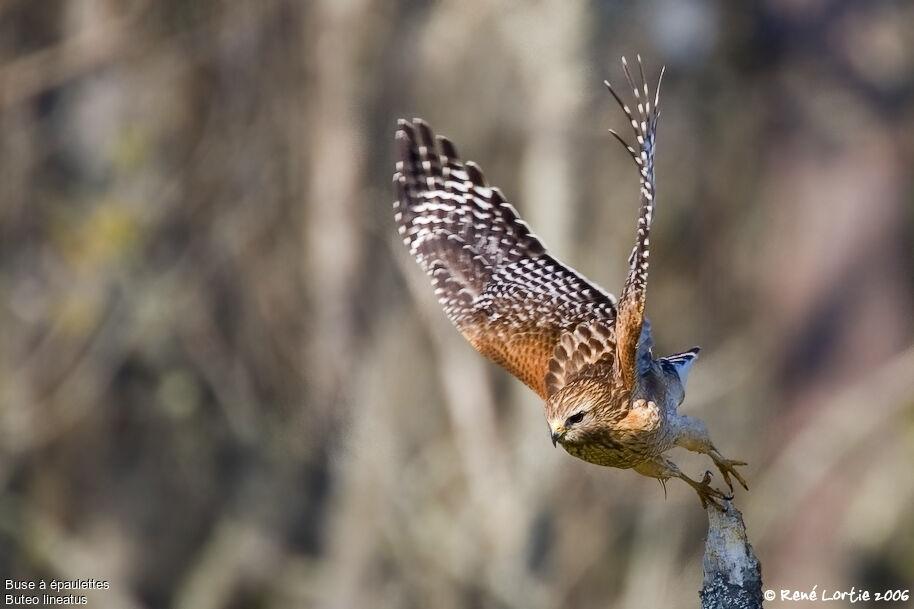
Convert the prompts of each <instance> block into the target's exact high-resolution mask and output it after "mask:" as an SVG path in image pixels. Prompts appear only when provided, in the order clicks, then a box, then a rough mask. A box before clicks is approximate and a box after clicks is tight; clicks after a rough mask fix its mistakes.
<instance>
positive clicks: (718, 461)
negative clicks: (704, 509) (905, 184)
mask: <svg viewBox="0 0 914 609" xmlns="http://www.w3.org/2000/svg"><path fill="white" fill-rule="evenodd" d="M709 454H710V456H711V459H712V460H713V461H714V465H716V466H717V469H719V470H720V473H721V475H722V476H723V477H724V482H726V483H727V486H729V487H730V492H731V493H732V492H733V482H732V481H731V480H730V475H731V474H732V475H733V477H734V478H736V480H737V482H739V483H740V484H741V485H742V486H743V488H744V489H746V490H747V491H748V490H749V485H747V484H746V480H745V479H743V476H742V475H741V474H740V473H739V472H738V471H736V469H735V468H736V467H737V466H741V465H748V464H747V463H746V462H745V461H734V460H731V459H724V457H723V455H721V454H720V453H719V452H717V451H716V450H712V451H711V452H710V453H709Z"/></svg>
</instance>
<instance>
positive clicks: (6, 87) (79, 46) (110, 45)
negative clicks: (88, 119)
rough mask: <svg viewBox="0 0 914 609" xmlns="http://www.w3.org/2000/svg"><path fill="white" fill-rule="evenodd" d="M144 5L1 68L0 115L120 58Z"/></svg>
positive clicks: (129, 40)
mask: <svg viewBox="0 0 914 609" xmlns="http://www.w3.org/2000/svg"><path fill="white" fill-rule="evenodd" d="M146 4H147V2H146V0H141V1H140V2H137V3H135V6H133V7H131V9H130V10H129V11H127V12H126V13H125V14H124V15H121V16H118V17H112V18H110V19H107V20H105V21H102V22H99V23H94V24H92V25H91V26H87V27H86V28H84V29H83V30H82V31H80V32H79V33H78V34H74V35H73V36H71V37H70V38H68V39H66V40H64V41H63V42H60V43H58V44H56V45H54V46H51V47H48V48H46V49H42V50H40V51H36V52H34V53H32V54H30V55H26V56H24V57H20V58H17V59H16V60H14V61H11V62H9V63H7V64H6V65H4V66H0V111H3V110H6V109H7V108H10V107H12V106H14V105H16V104H18V103H20V102H22V101H24V100H27V99H29V98H31V97H34V96H35V95H40V94H41V93H43V92H45V91H48V90H50V89H53V88H55V87H57V86H60V85H61V84H63V83H65V82H67V81H70V80H73V79H75V78H78V77H79V76H82V75H83V74H85V73H86V72H88V71H90V70H92V69H94V68H96V67H98V66H100V65H103V64H105V63H106V62H109V61H112V60H114V59H117V58H119V57H120V56H121V54H122V52H123V51H124V49H125V48H126V46H127V44H128V43H129V42H134V43H135V40H132V39H131V36H130V31H131V27H132V25H133V24H134V23H135V22H136V20H137V17H138V16H139V15H140V14H142V12H143V9H144V8H145V6H146Z"/></svg>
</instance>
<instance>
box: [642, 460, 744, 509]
mask: <svg viewBox="0 0 914 609" xmlns="http://www.w3.org/2000/svg"><path fill="white" fill-rule="evenodd" d="M634 469H635V471H636V472H638V473H639V474H641V475H642V476H648V477H649V478H657V479H658V480H660V482H666V481H667V480H669V479H670V478H679V479H680V480H682V481H683V482H685V483H686V484H688V485H689V486H691V487H692V488H693V489H694V490H695V492H696V493H698V498H699V499H700V500H701V506H702V507H703V508H707V507H708V504H709V503H710V504H711V505H713V506H714V507H716V508H718V509H720V510H724V509H725V507H724V504H723V502H724V501H729V500H730V499H732V497H731V496H729V495H725V494H723V493H722V492H721V491H719V490H717V489H716V488H714V487H713V486H711V472H705V475H704V476H703V477H702V479H701V481H698V480H693V479H692V478H689V477H688V476H686V475H685V474H683V473H682V472H681V471H680V470H679V467H677V466H676V464H675V463H673V462H672V461H670V460H669V459H667V458H666V457H664V456H662V455H661V456H658V457H654V458H653V459H651V460H650V461H645V462H644V463H642V464H640V465H638V466H636V467H635V468H634Z"/></svg>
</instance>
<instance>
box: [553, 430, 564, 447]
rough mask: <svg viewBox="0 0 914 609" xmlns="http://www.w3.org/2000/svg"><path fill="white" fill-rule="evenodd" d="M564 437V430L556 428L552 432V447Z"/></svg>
mask: <svg viewBox="0 0 914 609" xmlns="http://www.w3.org/2000/svg"><path fill="white" fill-rule="evenodd" d="M564 435H565V428H564V427H562V426H559V427H556V428H555V429H553V430H552V445H553V446H555V445H556V444H557V443H558V441H559V440H561V439H562V436H564Z"/></svg>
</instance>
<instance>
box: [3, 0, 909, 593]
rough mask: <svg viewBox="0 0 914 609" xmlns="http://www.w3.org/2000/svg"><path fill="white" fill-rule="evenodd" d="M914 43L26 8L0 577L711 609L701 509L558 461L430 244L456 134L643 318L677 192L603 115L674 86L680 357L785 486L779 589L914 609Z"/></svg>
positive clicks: (763, 554) (305, 14)
mask: <svg viewBox="0 0 914 609" xmlns="http://www.w3.org/2000/svg"><path fill="white" fill-rule="evenodd" d="M912 31H914V4H911V3H910V2H902V1H899V2H870V1H862V0H861V1H856V2H852V1H848V2H833V1H828V0H767V1H761V2H745V3H733V2H724V1H723V0H720V1H713V0H650V1H644V2H637V3H635V2H596V1H591V2H584V1H582V0H541V1H537V2H520V1H496V0H490V1H478V2H466V1H463V2H461V1H456V0H454V1H446V2H445V1H442V2H424V1H420V0H399V1H395V2H390V1H380V0H313V1H293V0H264V1H254V0H248V1H239V2H215V1H199V2H183V1H178V0H156V1H152V0H131V1H127V0H124V1H116V0H69V1H63V0H45V1H37V2H36V1H34V0H5V1H4V2H2V3H0V159H2V162H0V335H2V341H0V488H2V490H0V577H2V578H3V579H6V578H9V577H15V578H20V579H40V578H63V579H73V578H89V577H94V578H97V579H107V580H109V581H110V582H111V590H109V591H107V592H104V593H100V592H96V593H90V594H89V600H90V606H92V607H111V608H114V607H116V608H118V609H130V608H146V607H150V608H153V607H174V608H181V609H208V608H212V609H222V608H250V607H258V608H279V607H297V606H300V607H315V608H327V609H345V608H350V607H351V608H361V607H373V608H374V607H376V608H401V607H434V608H440V609H449V608H463V607H467V608H469V607H486V608H488V607H492V608H513V607H516V608H544V609H545V608H551V607H559V606H567V607H572V606H573V607H580V608H590V607H594V608H595V607H621V608H628V607H632V608H634V607H668V606H675V607H688V606H697V603H698V600H697V595H696V591H697V590H698V588H699V586H700V579H701V565H700V557H701V552H702V543H703V535H704V532H705V527H706V519H705V516H704V514H703V513H702V511H701V509H700V507H699V504H698V501H697V500H696V498H695V496H694V493H692V491H691V490H690V489H688V488H687V487H685V485H682V484H677V483H676V482H675V481H674V482H673V483H671V484H670V485H669V494H668V497H667V498H666V500H664V494H663V491H662V489H661V488H660V486H659V485H658V484H657V483H656V482H655V481H653V480H648V479H646V478H642V477H640V476H637V475H635V474H633V473H632V472H625V471H619V470H610V469H601V468H598V467H595V466H592V465H589V464H585V463H583V462H581V461H577V460H575V459H572V458H571V457H569V456H568V455H565V454H564V453H563V452H562V451H560V450H556V449H553V447H552V446H551V445H550V442H549V436H548V433H547V429H546V425H545V423H544V421H543V417H542V410H541V405H540V403H539V401H538V399H537V398H536V397H535V396H534V395H533V394H532V393H531V392H529V391H528V390H526V389H525V388H524V387H523V386H522V385H521V384H520V383H519V382H517V381H516V380H514V379H512V378H510V377H509V376H508V375H507V374H506V373H504V372H503V371H502V370H501V369H499V368H497V367H496V366H494V365H492V364H490V363H488V362H486V361H484V360H483V359H481V358H480V357H478V356H477V355H476V354H475V352H474V351H473V350H472V349H471V348H470V347H469V345H467V344H466V343H465V342H464V341H463V339H462V338H461V337H460V336H459V335H458V334H457V332H456V331H454V330H453V329H452V328H451V327H450V325H449V324H448V322H447V321H446V319H445V317H444V315H443V314H442V313H441V312H440V311H439V309H438V306H437V303H436V302H435V301H434V299H433V296H432V292H431V289H430V288H429V286H428V284H427V281H426V279H425V277H424V276H423V275H422V274H421V272H420V271H419V269H418V267H417V266H416V265H415V263H414V262H413V261H412V260H411V259H410V258H409V256H408V254H407V252H406V250H405V248H404V247H403V246H402V244H400V243H399V240H398V238H397V236H396V231H395V229H394V225H393V220H392V217H391V210H390V202H391V200H392V193H391V187H390V177H391V173H392V170H393V164H394V158H393V153H394V146H393V132H394V127H395V123H396V119H397V118H398V117H410V116H414V115H415V116H422V117H424V118H425V119H427V120H428V121H429V122H430V123H431V125H432V126H433V127H434V128H435V129H436V130H438V131H439V132H441V133H443V134H446V135H448V136H450V137H451V138H452V139H454V140H455V142H456V144H457V146H458V148H459V149H460V150H461V152H462V153H463V155H464V156H465V157H467V158H470V159H473V160H475V161H477V162H479V163H480V165H481V166H482V167H483V169H484V170H485V171H486V174H487V176H488V177H489V179H490V180H491V181H492V182H493V183H495V184H497V185H499V186H501V187H502V188H503V190H504V191H505V193H506V194H507V196H508V197H509V199H511V200H512V201H513V202H515V204H516V205H517V207H518V208H519V210H520V211H521V213H522V214H524V215H525V217H526V218H527V219H528V220H529V221H530V223H531V224H532V226H533V228H534V230H535V231H536V232H537V233H538V234H539V235H540V236H541V237H542V238H543V240H544V242H545V243H546V244H547V245H548V246H549V247H550V248H551V249H552V250H553V252H554V253H555V254H556V255H557V256H559V257H560V258H562V259H564V260H566V261H568V262H570V263H572V264H573V265H574V266H576V267H577V268H578V269H580V270H581V271H582V272H583V273H584V274H586V275H587V276H588V277H590V278H592V279H593V280H595V281H597V282H599V283H600V284H602V285H603V286H605V287H606V288H607V289H609V290H611V291H613V292H616V293H618V290H619V288H620V287H621V285H622V281H623V279H624V275H625V260H626V257H627V255H628V252H629V251H630V248H631V244H632V243H633V238H634V225H635V217H636V206H637V179H636V173H635V170H634V168H633V166H632V165H631V162H630V160H629V159H628V158H627V157H626V155H625V154H624V152H623V151H622V150H621V149H620V148H619V147H618V145H617V144H616V143H615V142H614V141H613V140H612V139H611V137H610V136H609V134H608V133H607V129H608V128H609V127H615V128H622V127H624V126H625V125H624V121H623V120H622V118H621V116H620V112H619V111H618V108H616V107H615V105H614V103H613V101H612V99H611V97H610V96H609V94H608V93H607V92H606V91H605V89H604V88H603V86H602V84H601V83H602V81H603V79H604V78H610V79H611V80H613V81H614V82H617V83H618V82H621V69H620V67H619V62H618V59H619V57H620V55H622V54H623V53H624V54H627V55H629V56H632V55H634V54H635V53H640V54H641V55H642V57H643V58H644V62H645V66H646V69H647V71H648V74H649V78H650V79H651V80H653V79H655V78H656V76H657V74H658V72H659V68H660V66H661V65H666V68H667V74H666V77H665V81H664V89H663V107H664V110H663V117H662V119H661V125H660V135H659V148H658V192H659V210H658V214H657V216H656V224H655V234H654V239H652V244H653V246H654V247H653V252H652V253H653V255H652V256H651V260H652V262H653V264H654V265H653V267H652V273H651V286H650V295H649V299H648V302H649V304H648V313H649V315H650V316H651V318H652V320H653V323H654V329H655V334H656V339H657V342H658V345H657V347H658V349H657V352H658V353H670V352H674V351H676V350H681V349H683V348H687V347H690V346H692V345H693V344H700V345H702V346H703V347H704V351H703V352H702V357H701V359H700V360H699V362H698V364H697V365H696V367H695V369H694V370H693V373H692V377H691V379H690V386H689V395H688V398H687V400H686V402H685V404H684V406H683V410H684V411H685V412H686V413H691V414H696V415H698V416H700V417H701V418H703V419H704V420H705V421H707V423H708V425H709V427H710V429H711V432H712V435H713V437H714V438H715V439H716V443H717V444H718V446H719V447H720V448H721V450H722V451H723V452H724V453H725V454H726V455H728V456H731V457H732V458H744V459H746V460H748V461H749V462H750V466H749V467H748V468H747V470H746V471H747V477H748V479H749V482H750V488H751V491H750V492H748V493H746V492H738V493H737V505H738V506H739V507H740V508H741V509H743V510H744V512H745V516H746V522H747V526H748V529H749V533H750V537H751V539H752V541H753V543H754V545H755V548H756V551H757V553H758V555H759V557H760V559H761V561H762V564H763V575H764V578H765V581H766V587H768V586H770V587H772V588H776V589H780V588H791V589H799V590H805V591H808V590H810V589H811V588H812V587H813V586H814V585H818V590H819V591H820V592H821V591H822V589H823V588H829V589H835V588H838V589H849V588H850V586H852V585H854V586H857V587H858V589H859V588H861V587H862V588H864V589H869V590H872V591H879V590H884V589H886V588H889V589H891V588H898V587H901V588H914V476H912V475H911V464H912V462H914V341H912V330H914V328H912V310H914V239H912V232H914V204H912V202H914V185H912V181H911V175H912V165H914V37H912V36H911V32H912ZM682 459H683V461H684V467H686V469H687V470H688V471H690V472H691V473H692V474H693V475H698V474H700V473H701V472H702V471H703V469H704V468H706V467H707V466H708V465H709V462H706V461H703V460H701V459H698V460H694V459H690V458H689V457H687V456H683V457H682ZM717 482H718V484H720V480H719V477H718V479H717ZM839 604H840V603H839ZM782 605H785V604H784V603H772V604H771V606H782ZM789 606H792V607H799V606H802V604H799V603H791V604H789ZM842 606H843V605H842ZM887 606H890V605H887ZM891 606H895V605H891ZM897 606H900V604H899V605H897Z"/></svg>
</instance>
